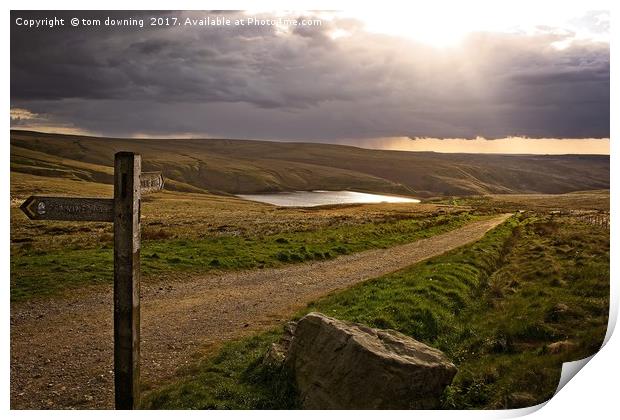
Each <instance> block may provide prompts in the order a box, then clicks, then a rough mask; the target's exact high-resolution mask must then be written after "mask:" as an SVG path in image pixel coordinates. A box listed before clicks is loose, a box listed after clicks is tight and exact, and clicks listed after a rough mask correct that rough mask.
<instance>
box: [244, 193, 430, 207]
mask: <svg viewBox="0 0 620 420" xmlns="http://www.w3.org/2000/svg"><path fill="white" fill-rule="evenodd" d="M237 197H240V198H243V199H245V200H251V201H259V202H261V203H268V204H273V205H275V206H282V207H312V206H324V205H328V204H352V203H419V202H420V200H416V199H415V198H408V197H399V196H395V195H381V194H368V193H361V192H355V191H322V190H316V191H294V192H281V193H272V194H240V195H238V196H237Z"/></svg>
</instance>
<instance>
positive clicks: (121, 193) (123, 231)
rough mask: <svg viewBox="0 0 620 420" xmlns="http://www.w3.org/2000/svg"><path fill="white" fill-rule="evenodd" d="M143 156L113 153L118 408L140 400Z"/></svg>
mask: <svg viewBox="0 0 620 420" xmlns="http://www.w3.org/2000/svg"><path fill="white" fill-rule="evenodd" d="M140 170H141V160H140V155H137V154H134V153H129V152H119V153H117V154H116V155H115V156H114V389H115V396H114V397H115V403H116V408H117V409H124V410H129V409H133V408H136V407H137V406H138V404H139V403H140Z"/></svg>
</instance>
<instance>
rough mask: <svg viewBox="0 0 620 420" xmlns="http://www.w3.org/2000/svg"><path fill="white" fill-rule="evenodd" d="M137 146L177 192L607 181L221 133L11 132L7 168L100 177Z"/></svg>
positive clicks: (442, 189)
mask: <svg viewBox="0 0 620 420" xmlns="http://www.w3.org/2000/svg"><path fill="white" fill-rule="evenodd" d="M120 150H129V151H135V152H139V153H141V154H142V157H143V158H142V159H143V170H147V171H152V170H161V171H162V172H163V173H164V176H165V177H166V178H167V181H166V188H167V189H172V190H178V191H191V192H202V191H210V192H214V193H229V194H237V193H255V192H268V191H290V190H310V189H329V190H338V189H352V190H362V191H373V192H385V193H396V194H407V195H414V196H418V197H431V196H442V195H478V194H503V193H551V194H554V193H566V192H570V191H580V190H592V189H608V188H609V157H608V156H596V155H562V156H536V155H484V154H440V153H430V152H401V151H386V150H369V149H361V148H356V147H350V146H339V145H327V144H314V143H282V142H267V141H252V140H223V139H191V140H190V139H178V140H171V139H114V138H96V137H83V136H68V135H57V134H44V133H36V132H27V131H17V130H13V131H11V171H13V172H14V173H25V174H30V175H37V176H45V177H59V178H66V179H72V180H83V181H92V182H97V183H104V184H109V183H111V182H112V166H111V165H112V161H113V155H114V153H115V152H117V151H120Z"/></svg>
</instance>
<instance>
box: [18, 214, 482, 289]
mask: <svg viewBox="0 0 620 420" xmlns="http://www.w3.org/2000/svg"><path fill="white" fill-rule="evenodd" d="M477 217H478V216H472V215H470V214H468V213H461V214H434V215H429V214H425V215H413V216H411V215H410V216H409V217H408V218H403V219H400V220H388V221H384V222H382V223H376V222H361V223H357V224H349V223H339V224H335V225H333V226H324V227H320V228H318V229H314V230H303V231H282V232H280V233H278V234H271V235H261V234H247V235H237V234H231V233H229V234H221V235H208V234H207V235H205V236H204V237H202V238H200V237H196V236H189V235H188V236H186V237H185V238H178V237H177V238H175V237H174V236H173V235H172V232H174V228H172V229H170V228H162V227H159V228H147V229H145V231H144V232H143V243H142V251H141V252H142V262H141V264H142V273H143V274H144V276H145V279H146V280H147V281H148V279H149V277H155V276H158V275H162V274H166V273H169V272H179V271H181V272H188V273H206V272H209V271H214V270H238V269H251V268H264V267H277V266H281V265H284V264H290V263H298V262H303V261H308V260H323V259H330V258H334V257H336V256H338V255H342V254H348V253H353V252H359V251H363V250H367V249H371V248H382V247H388V246H393V245H397V244H402V243H407V242H411V241H414V240H417V239H420V238H425V237H428V236H432V235H436V234H438V233H442V232H446V231H448V230H451V229H455V228H457V227H459V226H462V225H464V224H465V223H467V222H469V221H472V220H473V219H475V218H477ZM67 228H68V229H73V230H75V229H77V230H79V229H80V226H77V227H76V226H70V227H65V226H58V227H57V229H59V230H60V231H61V232H62V231H63V229H67ZM86 229H87V231H86V232H85V233H86V234H88V233H89V232H90V231H88V229H89V228H88V227H87V228H86ZM78 233H79V232H78ZM83 236H86V235H83ZM78 238H79V240H80V241H82V242H78V243H77V245H75V246H67V247H65V248H58V247H53V245H52V246H50V248H51V249H46V248H44V247H43V246H41V247H34V246H29V243H28V242H26V243H21V244H19V245H20V246H19V247H17V246H15V247H12V252H11V299H12V300H13V301H20V300H25V299H29V298H32V297H35V296H44V295H53V294H58V293H62V292H64V291H67V290H72V289H74V288H76V287H81V286H88V285H96V284H110V283H111V282H112V237H111V235H108V236H104V237H103V238H102V240H101V242H100V243H97V242H96V241H93V240H92V238H91V239H90V242H89V243H88V245H87V246H86V247H85V246H84V244H83V242H85V241H86V240H87V239H83V238H81V237H79V236H78ZM48 239H49V237H48Z"/></svg>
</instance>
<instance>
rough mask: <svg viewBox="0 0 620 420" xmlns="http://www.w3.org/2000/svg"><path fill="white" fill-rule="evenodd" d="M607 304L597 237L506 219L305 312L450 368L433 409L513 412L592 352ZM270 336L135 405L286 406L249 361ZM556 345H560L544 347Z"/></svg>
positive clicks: (201, 365) (286, 391) (604, 237)
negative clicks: (420, 345)
mask: <svg viewBox="0 0 620 420" xmlns="http://www.w3.org/2000/svg"><path fill="white" fill-rule="evenodd" d="M608 305H609V232H608V231H606V230H603V229H600V228H596V227H592V226H589V225H584V224H581V223H578V222H576V221H575V220H573V219H569V218H560V219H556V220H555V221H554V220H549V219H546V218H541V217H536V216H534V217H522V219H521V220H519V219H518V218H516V217H513V218H511V219H509V221H507V222H506V223H504V224H503V225H501V226H499V227H498V228H496V229H494V230H492V231H491V232H489V233H488V234H487V235H486V236H485V237H484V238H483V239H481V240H480V241H478V242H476V243H474V244H472V245H469V246H465V247H462V248H459V249H457V250H454V251H452V252H449V253H447V254H444V255H442V256H439V257H435V258H432V259H430V260H427V261H425V262H422V263H419V264H416V265H414V266H411V267H409V268H407V269H404V270H401V271H399V272H396V273H394V274H390V275H387V276H383V277H380V278H377V279H374V280H370V281H367V282H364V283H361V284H359V285H356V286H354V287H351V288H349V289H347V290H345V291H341V292H337V293H334V294H332V295H329V296H327V297H325V298H323V299H320V300H318V301H316V302H313V303H311V304H309V305H308V307H307V308H306V309H304V310H303V311H301V312H300V313H299V314H298V315H297V317H296V318H299V317H301V316H303V315H304V314H306V313H308V312H310V311H320V312H322V313H325V314H327V315H330V316H334V317H337V318H340V319H345V320H349V321H354V322H361V323H364V324H367V325H370V326H373V327H378V328H392V329H395V330H398V331H401V332H403V333H405V334H408V335H410V336H413V337H414V338H416V339H418V340H420V341H423V342H425V343H427V344H430V345H432V346H436V347H438V348H440V349H441V350H442V351H444V352H445V353H446V354H447V355H448V357H450V358H451V359H452V360H453V362H454V363H455V364H456V366H457V368H458V374H457V375H456V377H455V379H454V381H453V383H452V385H451V386H450V387H448V388H447V390H446V392H445V394H444V396H443V402H442V404H443V405H442V406H443V408H456V409H468V408H515V407H522V406H528V405H534V404H537V403H539V402H542V401H545V400H547V399H549V398H550V397H551V396H552V395H553V392H554V391H555V388H556V386H557V383H558V380H559V375H560V370H561V363H562V362H563V361H569V360H576V359H580V358H583V357H586V356H589V355H591V354H592V353H593V352H595V351H596V350H597V349H598V348H599V347H600V345H601V342H602V339H603V337H604V335H605V330H606V325H607V313H608ZM279 336H280V334H279V333H278V332H277V331H269V332H266V333H262V334H257V335H255V336H252V337H250V338H246V339H242V340H238V341H233V342H229V343H227V344H226V345H225V346H224V347H223V348H222V349H221V350H220V351H219V353H218V354H217V355H216V356H208V357H205V358H204V359H203V360H200V361H198V362H196V364H195V365H194V366H193V367H192V368H190V369H189V370H185V371H180V372H179V376H178V379H177V380H176V381H175V382H172V383H169V384H167V385H164V386H161V387H160V388H158V389H155V390H154V391H151V392H150V393H148V394H147V395H146V398H145V399H144V407H146V408H195V409H205V408H238V409H250V408H254V409H255V408H297V407H299V404H298V401H297V397H296V395H297V394H296V392H295V387H294V385H293V381H292V380H291V378H290V375H289V374H288V373H287V372H285V371H283V370H281V369H278V368H274V367H266V366H265V365H263V364H262V363H261V361H262V359H263V357H264V355H265V353H266V351H267V349H268V348H269V345H270V343H272V342H274V341H275V340H277V338H278V337H279ZM558 341H568V342H569V343H570V344H569V345H567V346H566V347H565V348H564V349H563V350H561V351H557V346H556V347H555V348H556V350H552V349H553V348H554V346H552V345H551V344H552V343H554V342H558Z"/></svg>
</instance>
